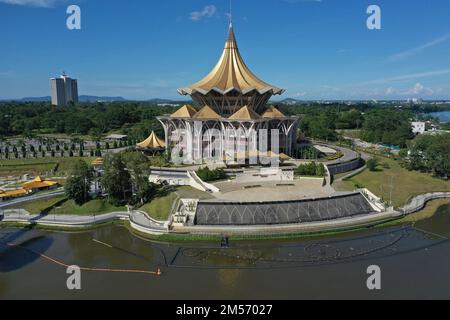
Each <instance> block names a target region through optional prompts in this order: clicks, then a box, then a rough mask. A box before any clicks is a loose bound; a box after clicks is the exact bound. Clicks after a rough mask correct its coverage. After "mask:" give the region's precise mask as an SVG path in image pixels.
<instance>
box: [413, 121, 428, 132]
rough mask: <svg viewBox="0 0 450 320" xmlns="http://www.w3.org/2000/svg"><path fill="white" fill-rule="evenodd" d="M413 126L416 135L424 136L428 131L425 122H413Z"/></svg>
mask: <svg viewBox="0 0 450 320" xmlns="http://www.w3.org/2000/svg"><path fill="white" fill-rule="evenodd" d="M411 126H412V131H413V133H414V134H424V133H425V131H426V124H425V122H413V123H411Z"/></svg>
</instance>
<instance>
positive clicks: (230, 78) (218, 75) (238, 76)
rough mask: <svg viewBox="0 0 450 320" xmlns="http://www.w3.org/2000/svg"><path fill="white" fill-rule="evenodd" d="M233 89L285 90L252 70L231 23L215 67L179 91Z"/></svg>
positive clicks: (193, 91) (241, 90)
mask: <svg viewBox="0 0 450 320" xmlns="http://www.w3.org/2000/svg"><path fill="white" fill-rule="evenodd" d="M232 90H236V91H238V92H240V93H244V94H246V93H248V92H251V91H254V90H256V91H258V92H259V93H260V94H264V93H267V92H271V93H272V94H282V93H283V92H284V90H283V89H280V88H278V87H275V86H272V85H270V84H268V83H266V82H264V81H262V80H261V79H259V78H258V77H257V76H256V75H254V74H253V73H252V72H251V71H250V69H249V68H248V67H247V65H246V64H245V62H244V60H243V59H242V57H241V54H240V52H239V49H238V46H237V43H236V38H235V36H234V31H233V25H232V23H230V27H229V31H228V38H227V41H226V43H225V48H224V50H223V53H222V57H221V58H220V60H219V62H218V63H217V65H216V66H215V67H214V69H213V70H212V71H211V72H210V74H209V75H207V76H206V77H205V78H204V79H203V80H200V81H199V82H197V83H195V84H193V85H192V86H190V87H188V88H182V89H179V90H178V92H179V93H180V94H182V95H191V94H193V93H196V92H199V93H201V94H203V95H206V94H208V93H209V92H210V91H216V92H218V93H220V94H227V93H228V92H230V91H232Z"/></svg>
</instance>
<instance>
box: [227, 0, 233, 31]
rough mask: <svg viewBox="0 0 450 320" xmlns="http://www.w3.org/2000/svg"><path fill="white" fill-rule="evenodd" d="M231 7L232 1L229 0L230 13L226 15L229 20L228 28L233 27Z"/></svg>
mask: <svg viewBox="0 0 450 320" xmlns="http://www.w3.org/2000/svg"><path fill="white" fill-rule="evenodd" d="M232 9H233V7H232V0H230V13H229V14H228V17H229V18H230V28H231V27H233V10H232Z"/></svg>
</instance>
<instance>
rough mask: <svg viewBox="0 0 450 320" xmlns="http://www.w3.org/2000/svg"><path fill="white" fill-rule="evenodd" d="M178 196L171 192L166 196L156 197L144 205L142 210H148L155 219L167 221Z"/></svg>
mask: <svg viewBox="0 0 450 320" xmlns="http://www.w3.org/2000/svg"><path fill="white" fill-rule="evenodd" d="M177 197H178V196H177V194H176V193H175V192H171V193H169V194H168V195H166V196H162V197H157V198H155V199H154V200H153V201H152V202H150V203H147V204H145V205H144V206H142V207H141V208H140V210H142V211H145V212H147V213H148V214H149V215H150V217H152V218H153V219H156V220H160V221H166V220H168V219H169V215H170V211H171V209H172V206H173V203H174V202H175V200H176V199H177Z"/></svg>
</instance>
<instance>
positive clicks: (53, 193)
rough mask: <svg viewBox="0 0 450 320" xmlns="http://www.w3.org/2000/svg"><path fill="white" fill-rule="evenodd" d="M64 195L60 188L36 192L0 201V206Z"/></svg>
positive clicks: (4, 206)
mask: <svg viewBox="0 0 450 320" xmlns="http://www.w3.org/2000/svg"><path fill="white" fill-rule="evenodd" d="M63 195H64V189H62V188H60V189H57V190H54V191H50V192H46V193H38V194H35V195H31V196H26V197H22V198H17V199H15V200H10V201H5V202H0V208H6V207H11V206H16V205H18V204H21V203H26V202H30V201H36V200H43V199H49V198H53V197H58V196H63Z"/></svg>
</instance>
